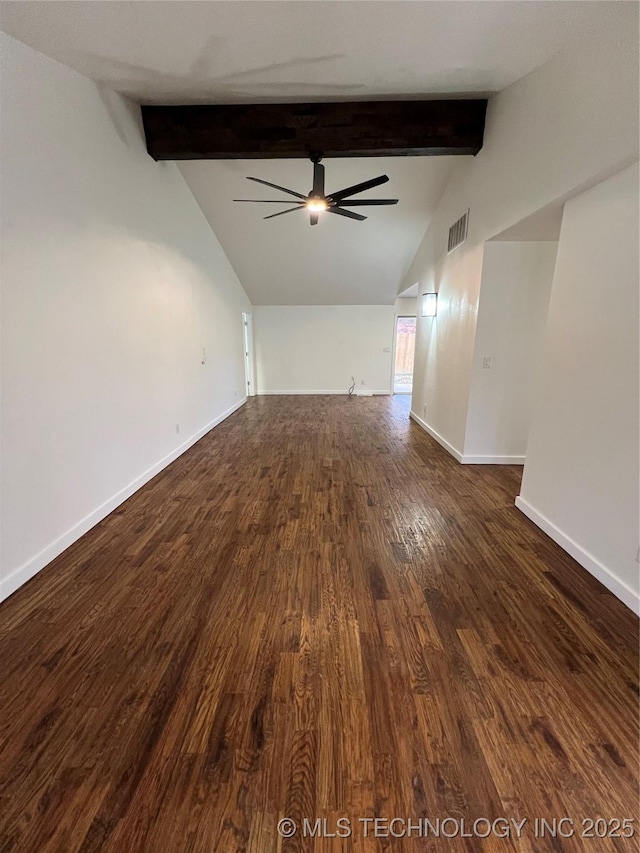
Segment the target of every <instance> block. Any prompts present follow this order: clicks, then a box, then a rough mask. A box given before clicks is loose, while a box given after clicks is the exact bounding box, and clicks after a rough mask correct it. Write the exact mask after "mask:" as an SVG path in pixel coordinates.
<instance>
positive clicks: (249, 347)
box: [242, 312, 256, 397]
mask: <svg viewBox="0 0 640 853" xmlns="http://www.w3.org/2000/svg"><path fill="white" fill-rule="evenodd" d="M242 346H243V349H244V376H245V391H246V393H247V397H253V396H254V394H255V393H256V386H255V371H254V369H253V326H252V324H251V314H247V313H244V312H243V314H242Z"/></svg>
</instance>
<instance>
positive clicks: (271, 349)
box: [253, 305, 395, 394]
mask: <svg viewBox="0 0 640 853" xmlns="http://www.w3.org/2000/svg"><path fill="white" fill-rule="evenodd" d="M394 317H395V311H394V306H393V305H256V306H254V308H253V323H254V343H255V350H256V365H257V390H258V394H346V393H347V391H348V389H349V386H350V385H351V381H352V380H351V377H352V376H353V377H354V378H355V383H356V388H355V391H356V393H363V392H364V393H374V394H389V393H390V392H391V360H392V352H393V335H394Z"/></svg>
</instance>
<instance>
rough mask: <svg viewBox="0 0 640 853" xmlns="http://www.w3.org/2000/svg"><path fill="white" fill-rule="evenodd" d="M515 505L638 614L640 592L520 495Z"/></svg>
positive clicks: (639, 612) (639, 614)
mask: <svg viewBox="0 0 640 853" xmlns="http://www.w3.org/2000/svg"><path fill="white" fill-rule="evenodd" d="M516 506H517V507H518V509H519V510H520V512H522V513H523V514H524V515H526V516H527V518H528V519H529V520H530V521H532V522H533V523H534V524H535V525H536V527H539V528H540V530H542V531H543V532H544V533H546V534H547V536H549V537H550V538H551V539H553V541H554V542H556V543H557V544H558V545H559V546H560V547H561V548H562V549H563V550H564V551H566V552H567V554H570V555H571V556H572V557H573V559H574V560H575V561H576V562H577V563H580V565H581V566H582V567H583V568H584V569H586V570H587V571H588V572H589V573H590V574H592V575H593V576H594V577H595V578H596V579H597V580H599V581H600V583H601V584H602V585H603V586H606V588H607V589H608V590H609V591H610V592H612V593H613V594H614V595H615V596H616V598H619V599H620V601H622V603H623V604H626V605H627V607H628V608H629V609H630V610H632V611H633V612H634V613H635V614H636V615H637V616H640V594H638V593H637V592H636V591H635V590H633V589H631V587H630V586H628V585H627V584H626V583H625V582H624V581H622V580H620V578H619V577H617V576H616V575H614V574H613V572H612V571H611V570H610V569H608V568H607V567H606V566H604V565H603V564H602V563H601V562H600V561H599V560H597V559H596V558H595V557H594V556H593V555H592V554H590V553H589V552H588V551H585V549H584V548H582V546H581V545H579V544H578V543H577V542H576V541H575V540H574V539H572V538H571V537H570V536H567V534H566V533H563V532H562V530H560V528H559V527H556V525H555V524H554V523H553V522H552V521H550V519H548V518H547V517H546V516H544V515H542V513H541V512H538V510H537V509H535V508H534V507H532V506H531V504H530V503H527V501H526V500H524V498H523V497H522V496H521V495H518V497H517V498H516Z"/></svg>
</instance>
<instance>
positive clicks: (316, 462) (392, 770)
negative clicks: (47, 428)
mask: <svg viewBox="0 0 640 853" xmlns="http://www.w3.org/2000/svg"><path fill="white" fill-rule="evenodd" d="M520 473H521V469H519V468H517V467H510V466H462V465H459V464H458V463H457V462H455V460H453V459H452V458H451V457H450V456H449V455H448V454H447V453H446V452H445V451H444V450H443V449H442V448H441V447H440V446H439V445H438V444H436V443H435V442H434V441H433V440H432V439H431V438H430V437H429V436H428V435H426V434H425V433H424V432H423V431H422V430H420V429H419V428H418V427H417V426H416V425H415V424H413V423H411V422H410V421H409V419H408V405H407V399H406V398H355V399H349V398H346V397H281V398H274V397H263V398H253V399H252V400H250V401H249V402H248V404H247V405H246V406H245V407H243V408H242V409H241V410H239V411H238V412H236V413H235V414H234V415H233V416H232V417H231V418H229V419H228V420H226V421H225V422H223V423H222V424H220V425H219V426H218V427H217V428H216V429H215V430H213V431H212V432H211V433H209V434H208V435H206V436H205V437H204V438H203V439H202V440H201V441H199V442H198V443H197V444H196V445H195V446H194V447H193V448H191V449H190V450H189V451H188V452H187V453H185V454H184V455H183V456H181V457H180V458H179V459H178V460H177V461H176V462H174V463H173V464H172V465H170V466H169V467H168V468H166V469H165V470H164V471H163V472H161V473H160V474H159V475H158V476H157V477H155V478H154V479H153V480H152V481H151V482H150V483H148V484H147V485H146V486H145V487H144V488H143V489H141V490H140V491H138V492H137V493H136V494H135V495H133V496H132V497H131V498H130V499H129V500H128V501H126V502H125V503H124V504H123V505H121V506H120V507H118V509H117V510H116V511H115V512H113V513H112V514H111V515H110V516H108V517H107V518H106V519H104V521H102V522H101V523H100V524H99V525H97V526H96V527H95V528H93V530H91V531H90V532H89V533H88V534H86V535H85V536H84V537H82V539H80V540H79V541H78V542H76V543H74V545H72V546H71V547H70V548H69V549H68V550H67V551H66V552H65V553H64V554H62V555H61V556H60V557H58V559H56V560H55V561H54V562H53V563H52V564H51V565H50V566H48V567H47V568H46V569H44V570H43V571H42V572H41V573H40V574H39V575H37V576H36V577H35V578H34V579H32V580H31V581H30V582H29V583H28V584H26V585H25V586H24V587H23V588H21V589H20V590H18V591H17V592H16V593H15V594H14V595H13V596H11V597H10V598H9V599H8V600H7V601H5V602H4V603H3V604H2V605H0V672H1V674H2V678H1V679H0V850H1V851H3V853H10V852H11V853H62V851H64V853H93V851H96V853H98V851H99V853H123V851H126V853H141V851H145V852H146V851H148V853H212V851H220V853H240V851H245V853H249V851H250V852H251V853H258V851H260V853H282V851H293V850H295V851H313V853H318V851H323V853H332V852H333V851H344V853H360V851H367V852H369V851H378V852H379V851H407V853H414V851H416V853H422V851H425V853H431V851H434V853H458V851H460V853H476V851H477V853H510V851H515V853H547V851H548V853H552V851H553V853H574V851H575V853H580V851H593V853H600V851H603V853H609V852H610V853H619V851H636V850H637V849H638V838H639V837H640V836H639V829H640V827H639V826H638V823H637V821H636V823H635V825H634V829H635V835H634V837H632V838H593V839H587V838H582V837H580V835H581V832H582V830H583V826H582V824H581V821H582V820H583V819H589V818H591V819H594V820H595V819H597V818H604V819H606V820H615V819H619V820H623V819H626V818H632V819H634V818H637V805H638V796H637V795H638V773H637V769H638V695H639V688H638V622H637V620H636V619H635V617H634V616H633V615H632V614H631V613H630V612H629V611H628V610H627V609H626V608H625V607H624V606H623V605H622V604H621V603H620V602H619V601H617V600H616V599H615V598H614V597H613V596H612V595H611V594H610V593H609V592H608V591H607V590H605V589H604V588H603V587H602V586H601V585H600V584H598V583H597V581H595V579H594V578H592V577H591V576H590V575H589V574H588V573H587V572H586V571H584V570H583V569H582V568H581V567H580V566H578V565H577V564H576V563H575V562H574V561H573V560H572V559H571V558H570V557H569V556H568V555H567V554H566V553H565V552H563V551H562V550H561V549H560V548H559V547H558V546H557V545H555V543H553V542H552V541H551V540H550V539H548V538H547V537H546V536H545V535H544V534H543V533H542V532H541V531H540V530H538V528H536V527H535V526H534V525H533V524H532V523H531V522H530V521H528V519H526V518H525V517H524V516H523V515H522V514H521V513H520V512H519V511H518V510H517V509H515V507H514V505H513V502H514V498H515V496H516V494H517V493H518V490H519V478H520ZM285 817H289V818H292V819H293V820H295V821H296V823H297V824H298V832H297V833H296V834H295V835H294V836H293V837H291V838H284V837H283V836H281V835H280V834H279V833H278V822H279V821H280V820H282V819H283V818H285ZM341 818H345V819H348V820H349V821H350V825H351V829H352V834H351V836H350V837H341V836H340V835H339V834H337V833H336V828H337V827H338V826H339V820H340V819H341ZM376 818H377V819H379V820H380V821H382V824H381V825H380V827H379V830H380V834H375V833H374V828H373V826H372V824H371V821H373V820H374V819H376ZM393 818H399V819H400V821H401V822H402V823H400V824H396V825H395V829H396V835H395V837H394V836H393V835H391V834H390V833H389V832H387V833H386V834H385V832H384V821H387V823H388V821H390V820H391V819H393ZM485 818H486V819H488V820H489V821H493V820H496V819H504V820H506V821H514V820H515V821H522V820H523V819H527V822H526V825H525V826H524V829H523V830H522V834H521V837H520V838H518V837H516V836H515V834H514V831H513V827H512V828H511V829H512V831H511V832H510V833H509V837H502V836H500V834H499V833H497V832H495V831H494V832H492V833H491V834H490V835H489V837H487V838H484V839H483V838H480V834H473V833H472V834H471V835H466V836H465V835H464V833H465V831H466V832H467V833H468V832H469V827H471V826H472V825H473V821H474V820H479V821H482V820H483V819H485ZM542 818H544V819H546V820H547V821H548V822H549V824H552V822H553V820H554V819H555V820H556V821H557V820H559V819H561V818H571V819H573V821H574V822H575V835H574V836H573V837H559V836H558V837H553V836H552V835H551V834H550V832H549V831H548V830H547V831H546V833H545V834H544V836H542V835H540V834H536V832H535V821H536V819H538V821H539V820H540V819H542ZM305 819H306V820H307V821H308V823H307V829H309V830H313V831H310V832H308V833H307V835H306V836H305V834H304V833H303V831H302V830H303V827H304V821H305ZM318 819H319V820H320V821H321V823H320V824H316V821H317V820H318ZM408 819H410V820H411V821H412V822H413V825H414V830H413V834H412V835H407V834H406V831H404V830H406V821H407V820H408ZM427 819H429V820H430V821H431V822H432V824H436V825H437V823H438V821H444V820H445V819H449V821H450V823H449V824H448V825H446V824H445V828H446V829H447V832H445V834H441V835H440V836H439V837H438V836H437V835H436V836H434V835H433V832H432V831H431V830H430V831H431V835H430V836H429V837H428V838H426V837H424V834H423V831H424V827H423V829H422V831H421V833H420V834H416V831H415V826H416V825H419V823H418V822H419V821H424V820H427ZM367 821H369V823H367ZM463 821H466V822H467V823H466V827H465V826H463V825H462V822H463ZM481 826H483V825H482V824H481ZM318 827H320V828H318ZM367 827H368V832H367V831H366V828H367ZM403 827H404V830H403ZM455 827H457V831H456V832H453V829H454V828H455ZM612 827H613V828H615V824H613V825H612ZM399 829H400V830H401V832H400V834H398V830H399ZM403 831H404V834H403Z"/></svg>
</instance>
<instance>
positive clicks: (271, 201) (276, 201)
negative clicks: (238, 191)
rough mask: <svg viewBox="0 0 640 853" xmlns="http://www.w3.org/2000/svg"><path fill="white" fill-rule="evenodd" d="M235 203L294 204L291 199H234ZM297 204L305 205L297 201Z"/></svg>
mask: <svg viewBox="0 0 640 853" xmlns="http://www.w3.org/2000/svg"><path fill="white" fill-rule="evenodd" d="M233 201H245V202H247V201H249V202H253V203H255V202H257V203H258V204H293V202H292V201H291V199H288V198H278V199H275V198H234V199H233ZM296 204H304V202H303V201H297V202H296Z"/></svg>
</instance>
